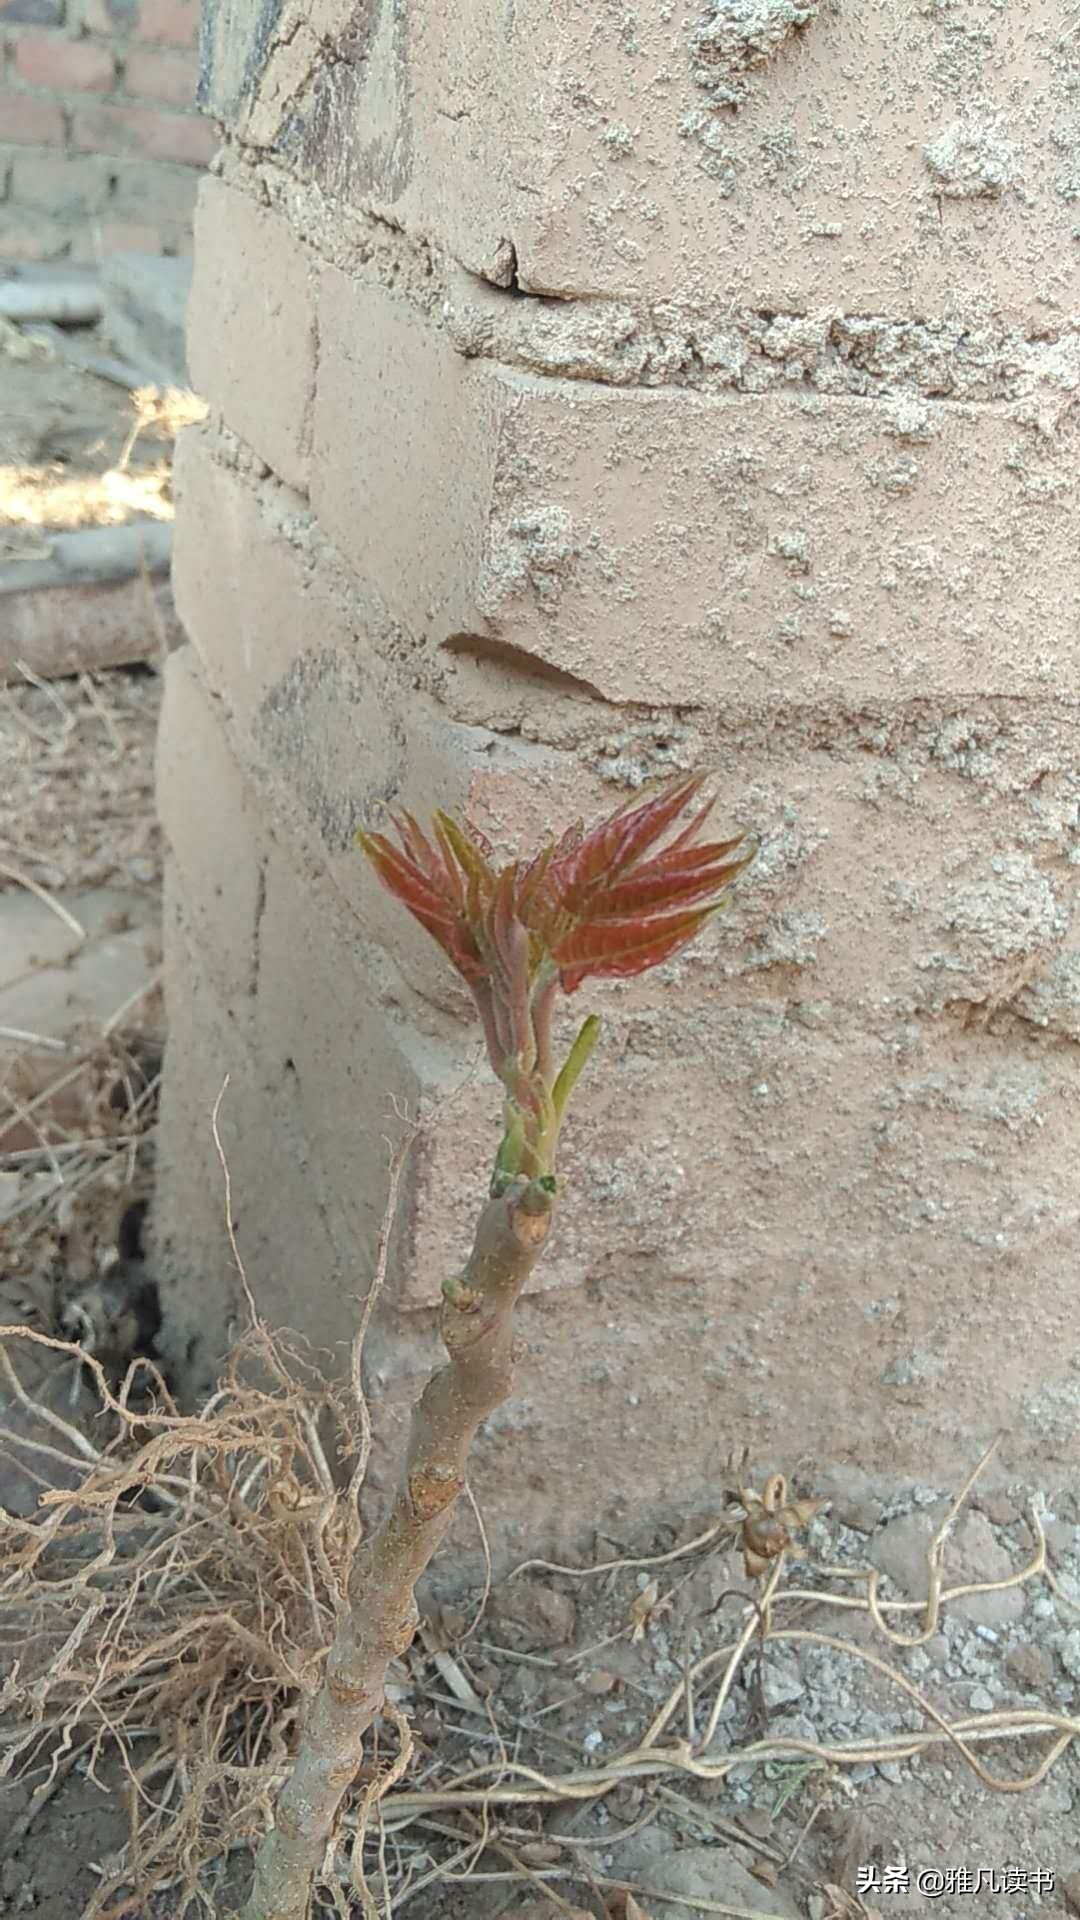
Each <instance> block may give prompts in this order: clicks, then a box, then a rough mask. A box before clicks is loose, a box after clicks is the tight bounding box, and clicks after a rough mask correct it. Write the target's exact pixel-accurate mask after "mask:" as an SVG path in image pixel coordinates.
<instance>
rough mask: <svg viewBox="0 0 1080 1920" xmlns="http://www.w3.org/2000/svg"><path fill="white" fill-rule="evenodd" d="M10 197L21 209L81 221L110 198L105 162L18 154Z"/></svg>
mask: <svg viewBox="0 0 1080 1920" xmlns="http://www.w3.org/2000/svg"><path fill="white" fill-rule="evenodd" d="M11 197H12V199H13V200H15V201H16V202H17V204H18V205H19V206H20V207H34V208H38V209H39V210H40V211H42V212H44V213H55V214H58V215H60V216H61V217H62V218H64V219H68V220H77V219H84V218H85V217H86V215H87V214H88V213H96V212H97V211H98V210H99V209H100V208H101V207H103V206H104V204H105V202H106V200H107V199H108V197H109V166H108V162H107V161H106V160H104V159H98V158H97V157H96V156H86V157H84V158H83V159H80V160H69V159H67V158H66V156H65V155H63V154H59V153H25V154H17V155H16V157H15V161H14V164H13V167H12V176H11Z"/></svg>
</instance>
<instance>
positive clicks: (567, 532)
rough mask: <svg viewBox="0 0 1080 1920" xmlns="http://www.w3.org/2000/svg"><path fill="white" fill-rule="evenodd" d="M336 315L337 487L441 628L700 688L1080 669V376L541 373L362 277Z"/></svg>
mask: <svg viewBox="0 0 1080 1920" xmlns="http://www.w3.org/2000/svg"><path fill="white" fill-rule="evenodd" d="M319 333H320V356H319V368H318V383H317V390H316V399H315V428H314V436H315V451H314V462H313V478H312V500H313V503H314V505H315V507H316V509H317V510H318V511H319V513H320V514H321V516H322V519H323V521H324V523H325V525H326V526H327V528H328V529H329V530H330V531H331V532H332V533H333V535H334V537H335V538H336V540H337V541H338V543H339V545H340V546H341V548H342V551H343V552H344V553H345V554H346V555H347V556H348V557H349V559H350V560H351V561H352V562H353V563H354V565H355V566H356V569H357V571H358V572H359V573H360V574H361V575H363V576H365V577H367V578H370V579H371V580H373V581H374V582H375V583H376V584H377V586H378V588H379V590H380V592H381V593H382V594H383V596H384V597H385V598H386V600H387V601H388V602H389V603H390V604H391V605H392V606H394V607H395V608H396V609H398V610H399V611H400V612H401V614H402V616H403V617H404V618H405V619H407V620H408V621H409V622H410V623H411V625H412V626H413V628H414V629H415V630H416V631H418V632H427V633H428V634H429V635H431V637H432V638H434V639H436V640H439V641H442V642H445V641H447V640H448V639H449V640H451V641H452V642H453V644H454V645H456V646H459V647H460V646H463V645H466V644H468V642H469V636H470V635H471V636H473V643H474V644H475V645H476V646H477V647H483V646H484V645H489V644H490V643H491V642H492V641H495V642H501V643H503V644H504V645H508V646H512V647H514V648H515V649H517V650H519V651H520V652H521V653H524V654H527V655H528V656H529V657H530V658H531V659H532V660H534V661H535V662H537V663H539V664H541V665H542V666H544V667H547V668H551V669H555V670H556V671H559V672H562V673H565V674H570V675H573V676H574V677H575V679H577V680H579V681H583V682H585V683H587V685H589V686H591V687H593V688H595V689H597V690H598V691H599V692H600V693H601V694H603V695H604V697H605V698H607V699H612V700H616V701H632V700H633V699H634V698H635V697H641V696H647V697H648V698H649V699H651V700H654V701H656V702H657V703H664V702H671V703H674V704H692V705H695V706H697V705H701V704H703V703H705V704H711V703H714V702H716V701H718V700H720V699H721V698H754V697H756V696H757V695H758V694H759V693H760V692H761V690H762V689H763V688H764V687H769V688H771V689H773V690H774V691H775V693H776V695H777V697H779V698H783V699H805V698H811V697H812V698H821V697H826V698H833V699H837V698H841V699H850V700H859V699H865V698H880V697H885V696H894V697H899V698H903V697H906V696H908V695H910V694H912V693H913V692H915V691H916V690H917V691H918V692H919V693H920V694H924V695H925V694H944V695H953V694H956V693H962V692H963V691H964V690H965V689H966V688H967V687H968V685H969V684H970V681H971V674H972V666H973V662H975V661H976V660H977V662H978V676H979V686H980V689H981V690H982V691H983V692H985V693H1000V694H1005V695H1014V694H1018V693H1024V692H1038V691H1040V690H1041V689H1043V688H1046V687H1047V686H1049V685H1050V684H1052V683H1053V682H1054V681H1055V679H1060V678H1062V677H1065V678H1068V677H1071V676H1072V675H1073V674H1074V673H1075V671H1076V666H1077V661H1076V645H1077V639H1076V636H1077V633H1078V631H1080V626H1078V612H1080V516H1078V513H1077V506H1076V500H1075V495H1074V493H1073V491H1072V488H1071V486H1070V483H1069V475H1070V473H1071V472H1072V470H1073V467H1074V465H1075V461H1076V457H1077V445H1078V442H1080V416H1078V415H1077V413H1076V410H1075V408H1072V407H1071V406H1070V405H1069V404H1068V401H1067V397H1066V394H1065V393H1064V392H1063V393H1062V397H1061V400H1060V402H1059V403H1058V410H1057V413H1056V416H1055V414H1054V412H1051V413H1050V414H1049V415H1048V416H1047V417H1045V418H1040V415H1039V414H1038V412H1036V411H1035V410H1033V408H1032V405H1031V403H1030V401H1027V400H1024V401H1022V402H1017V403H1016V405H1015V406H1013V407H1011V408H1003V409H1000V410H998V409H995V410H993V411H991V410H990V409H988V408H986V407H984V406H982V407H980V406H974V405H972V406H969V407H965V406H957V405H955V404H952V405H945V404H944V403H940V402H934V401H932V400H927V401H924V402H922V403H920V404H919V405H918V406H916V407H915V408H914V410H913V411H912V409H911V408H910V407H909V408H908V409H906V410H905V408H904V407H903V406H901V405H899V404H898V403H897V400H896V398H895V397H894V396H889V395H887V394H882V395H881V397H880V398H877V399H871V398H870V397H869V396H861V397H859V398H854V397H851V398H848V397H846V396H830V397H828V398H826V397H824V396H810V397H808V398H806V399H805V400H803V401H796V400H793V399H792V398H791V397H790V396H789V395H785V394H783V393H781V392H778V393H775V394H774V393H769V394H758V395H733V394H730V393H727V392H716V393H710V392H693V391H690V390H680V391H674V392H672V391H671V390H670V389H664V388H657V389H655V390H641V389H636V390H635V389H633V388H625V387H620V388H611V387H605V386H603V385H601V384H599V383H594V382H589V383H585V382H581V381H556V380H547V381H541V380H538V379H536V378H535V377H533V376H530V375H523V374H518V373H517V372H514V371H511V372H508V371H506V370H504V369H500V368H498V367H496V366H494V365H492V364H491V363H490V362H479V361H474V362H463V361H461V360H460V359H456V358H455V355H454V354H453V352H452V350H451V349H450V347H449V346H448V344H447V341H446V339H445V337H444V335H443V333H442V330H441V328H440V327H439V326H438V324H437V323H435V322H434V321H428V320H425V319H422V318H421V317H419V316H418V315H417V314H416V313H415V312H414V311H413V310H412V309H411V308H410V307H409V306H408V305H407V304H406V303H405V302H404V301H401V300H399V299H397V298H396V297H395V296H394V295H393V294H391V293H388V292H385V291H383V290H382V289H380V288H378V287H373V286H368V285H366V284H364V283H363V282H358V281H356V280H355V279H350V278H349V277H348V276H346V275H345V274H343V273H340V272H335V271H328V272H327V273H325V274H324V275H323V277H322V279H321V282H320V291H319ZM1048 499H1052V500H1053V501H1054V503H1055V505H1054V509H1053V511H1052V512H1048V511H1047V501H1048ZM1006 527H1007V528H1008V529H1009V534H1008V537H1003V533H1002V530H1003V529H1004V528H1006ZM674 581H677V582H678V593H677V594H674V593H673V592H672V584H673V582H674ZM1034 633H1038V635H1039V644H1038V646H1037V647H1033V646H1032V645H1031V644H1030V636H1031V635H1032V634H1034Z"/></svg>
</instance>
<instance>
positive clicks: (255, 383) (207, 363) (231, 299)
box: [188, 179, 315, 492]
mask: <svg viewBox="0 0 1080 1920" xmlns="http://www.w3.org/2000/svg"><path fill="white" fill-rule="evenodd" d="M188 357H189V362H190V367H191V377H192V380H193V382H194V385H195V387H196V388H197V389H198V391H199V392H200V393H201V394H203V395H205V397H206V399H208V400H209V401H210V403H211V405H213V406H215V407H219V408H220V409H221V411H222V413H223V414H224V415H225V418H226V420H227V422H228V424H229V426H230V427H231V428H232V429H233V431H234V432H235V433H237V434H239V435H240V437H241V439H243V440H246V441H247V443H248V445H249V446H250V447H252V448H253V449H254V451H255V452H256V453H259V454H261V455H262V457H263V459H264V460H267V461H268V462H269V464H270V465H271V466H272V467H273V469H274V471H275V472H276V473H278V474H280V476H281V478H282V479H283V480H286V481H287V482H288V483H289V485H290V486H293V487H298V488H299V489H300V490H301V492H304V491H306V489H307V477H308V451H309V450H308V438H309V418H308V416H309V409H310V404H311V394H312V386H313V380H314V362H315V305H314V297H313V288H312V280H311V267H310V263H309V260H308V256H307V255H306V253H305V251H304V248H303V247H302V246H301V245H300V244H299V242H298V241H297V240H296V239H295V238H294V236H293V234H292V233H291V231H290V229H289V227H288V226H287V224H286V223H285V222H284V221H283V220H282V218H281V217H280V215H278V214H274V213H271V212H269V211H268V210H267V209H265V208H263V207H259V206H258V205H256V203H255V202H254V201H253V200H251V199H249V198H248V197H247V196H246V195H245V194H242V193H238V192H236V191H235V189H233V188H231V187H226V186H223V185H222V183H221V182H220V181H218V180H212V179H207V180H204V182H203V184H202V187H201V189H200V193H199V202H198V212H197V216H196V247H195V279H194V285H193V287H192V291H191V301H190V305H189V308H188Z"/></svg>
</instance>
